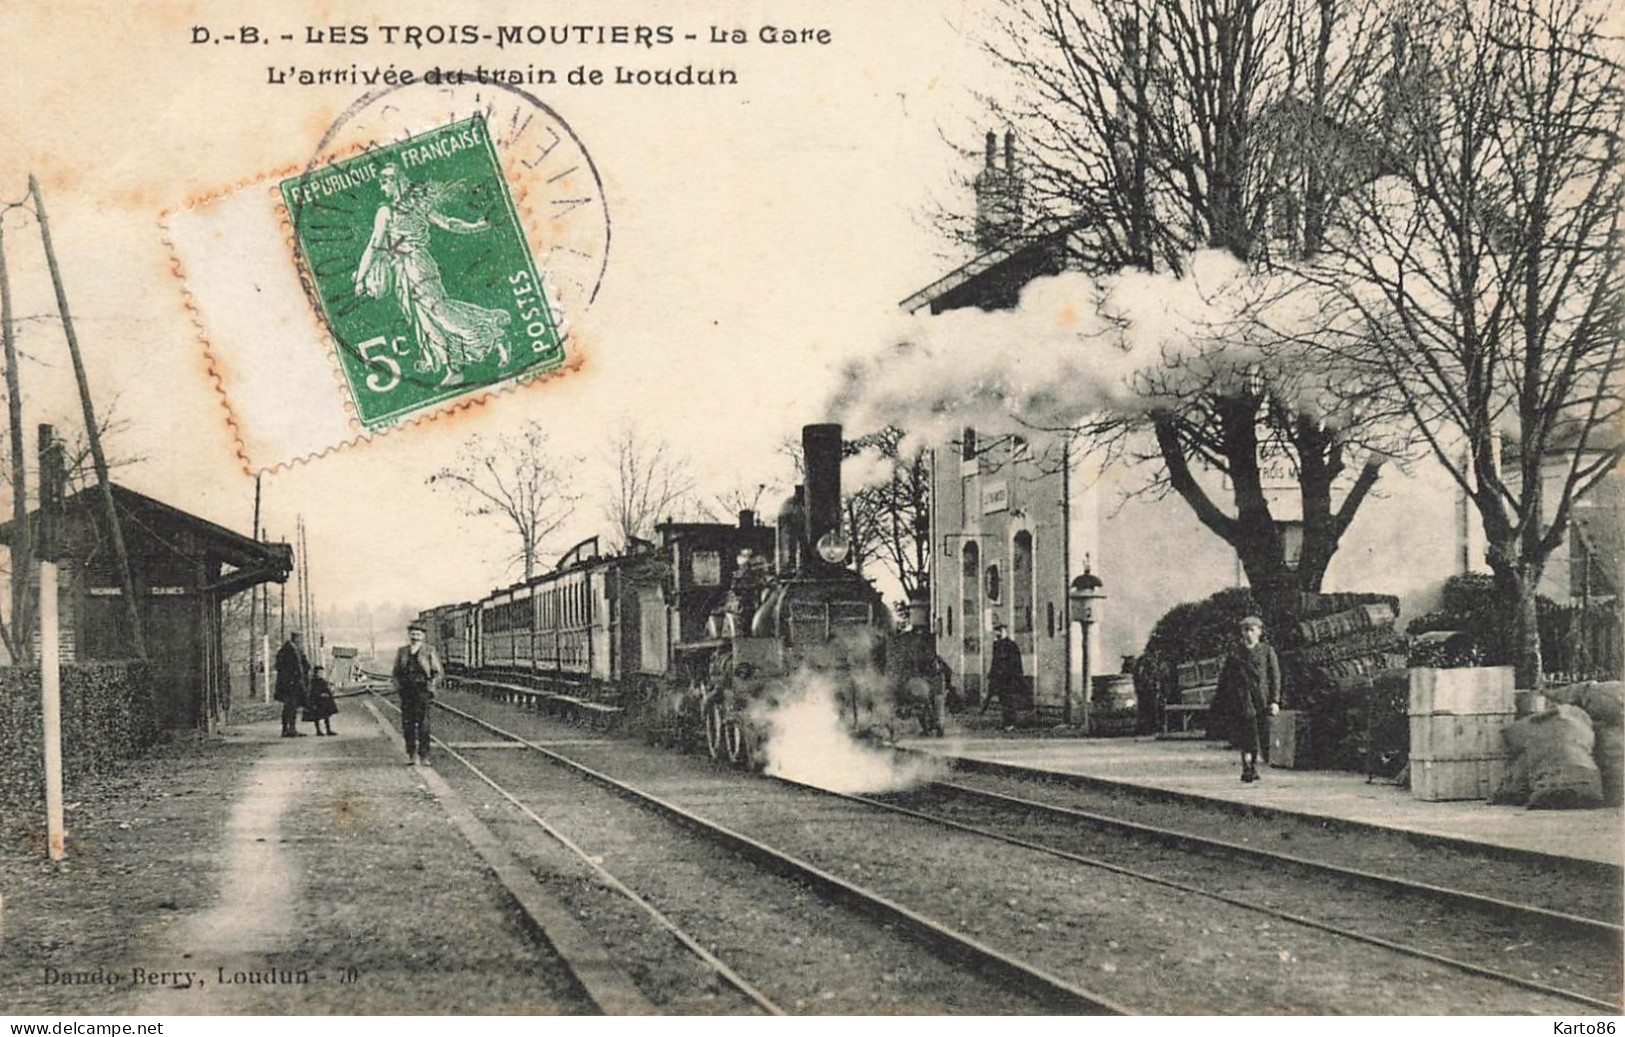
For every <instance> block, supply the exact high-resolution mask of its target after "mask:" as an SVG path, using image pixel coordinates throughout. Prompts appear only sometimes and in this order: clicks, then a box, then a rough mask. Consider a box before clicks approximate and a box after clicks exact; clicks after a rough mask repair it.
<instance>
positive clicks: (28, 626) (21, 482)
mask: <svg viewBox="0 0 1625 1037" xmlns="http://www.w3.org/2000/svg"><path fill="white" fill-rule="evenodd" d="M0 339H3V340H4V342H5V350H6V408H7V410H8V411H10V418H11V502H12V504H11V514H12V515H13V517H14V519H15V527H16V529H15V532H14V533H13V535H12V540H11V561H12V565H11V629H12V631H13V633H14V634H15V635H16V636H15V638H14V641H15V643H14V644H12V645H11V646H10V647H11V649H12V658H13V659H15V660H16V661H18V662H24V663H26V662H28V657H29V652H30V650H31V649H32V648H33V644H32V641H33V638H31V637H30V636H29V633H30V631H32V630H33V629H34V621H33V619H32V618H31V617H30V615H29V612H30V609H29V604H30V602H29V600H28V598H29V595H28V591H29V583H30V580H29V577H30V576H32V575H33V572H34V544H33V538H32V537H31V536H30V534H29V529H28V468H27V459H26V457H25V456H24V451H23V390H22V381H21V375H20V374H19V373H18V371H17V336H16V333H15V331H14V329H13V326H12V314H11V277H10V276H9V274H8V272H7V270H6V254H5V245H4V237H3V235H0Z"/></svg>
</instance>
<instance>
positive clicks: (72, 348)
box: [28, 173, 147, 659]
mask: <svg viewBox="0 0 1625 1037" xmlns="http://www.w3.org/2000/svg"><path fill="white" fill-rule="evenodd" d="M28 193H29V194H31V195H33V197H34V217H35V219H37V220H39V232H40V240H41V241H42V242H43V243H44V245H45V264H46V266H48V267H50V270H51V285H52V287H54V288H55V289H56V308H57V311H58V312H59V313H60V314H61V315H62V331H63V334H64V335H66V336H67V339H68V353H69V355H71V356H72V358H73V375H74V378H75V379H77V380H78V382H79V404H80V407H81V408H82V409H83V410H84V414H85V436H86V438H87V439H88V440H89V441H90V456H91V459H92V460H93V461H95V463H96V482H97V483H98V484H99V485H100V486H101V490H102V505H103V507H104V508H105V509H106V511H107V525H108V528H109V529H110V530H111V531H112V534H113V553H114V555H115V556H116V557H117V558H118V564H119V575H120V576H121V577H122V579H123V586H124V601H125V603H126V605H127V606H128V607H129V611H130V639H131V641H133V642H134V648H135V654H136V657H137V658H139V659H145V658H146V657H147V640H146V638H145V637H144V636H142V632H141V603H140V602H138V601H136V600H135V579H134V578H133V577H132V576H131V575H130V553H129V551H128V550H127V549H126V548H125V546H124V528H123V526H122V525H121V524H120V523H119V518H118V508H117V506H115V505H114V503H113V484H112V482H111V481H110V480H109V479H108V475H107V455H106V454H105V453H103V452H102V436H101V431H100V430H99V429H97V428H96V408H95V406H94V405H93V404H92V403H91V402H90V381H89V379H88V378H87V377H86V376H85V360H84V357H82V356H81V355H80V354H79V336H78V334H77V333H76V332H75V331H74V330H73V315H72V314H71V313H69V311H68V293H67V290H66V289H64V288H63V287H62V271H61V269H59V268H58V267H57V264H56V249H55V248H54V247H53V246H52V244H51V225H50V224H49V223H48V222H47V221H46V219H45V199H43V198H41V197H40V193H39V182H38V181H37V180H35V179H34V174H32V173H30V174H28Z"/></svg>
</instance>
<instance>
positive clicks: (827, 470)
mask: <svg viewBox="0 0 1625 1037" xmlns="http://www.w3.org/2000/svg"><path fill="white" fill-rule="evenodd" d="M801 450H802V454H803V456H804V457H805V459H806V466H807V480H806V483H807V500H806V509H807V551H808V557H816V556H817V553H818V541H819V538H821V537H822V536H823V535H824V534H825V533H831V532H834V533H839V532H840V529H841V426H839V425H804V426H802V429H801Z"/></svg>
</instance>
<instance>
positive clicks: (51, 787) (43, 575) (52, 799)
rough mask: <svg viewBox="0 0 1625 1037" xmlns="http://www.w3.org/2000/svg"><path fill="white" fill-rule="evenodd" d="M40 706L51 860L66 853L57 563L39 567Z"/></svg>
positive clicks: (58, 858)
mask: <svg viewBox="0 0 1625 1037" xmlns="http://www.w3.org/2000/svg"><path fill="white" fill-rule="evenodd" d="M39 606H40V607H39V619H40V627H39V653H40V705H41V707H42V710H41V711H42V713H43V716H44V728H45V832H46V838H47V846H48V847H49V850H50V854H51V859H52V860H53V861H59V860H61V859H62V857H63V855H64V854H65V853H66V849H65V844H64V837H63V833H62V660H61V657H60V655H59V654H58V653H59V652H60V648H59V646H58V645H59V639H58V631H57V611H56V563H55V562H48V561H43V560H42V561H41V562H40V564H39Z"/></svg>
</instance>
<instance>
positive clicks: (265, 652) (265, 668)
mask: <svg viewBox="0 0 1625 1037" xmlns="http://www.w3.org/2000/svg"><path fill="white" fill-rule="evenodd" d="M256 528H257V529H258V530H259V539H260V543H262V544H263V543H265V542H266V539H265V527H264V526H258V527H256ZM259 591H260V620H261V622H260V683H261V686H262V687H263V688H264V695H265V701H266V702H269V701H271V588H269V587H265V586H261V587H260V588H259Z"/></svg>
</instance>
